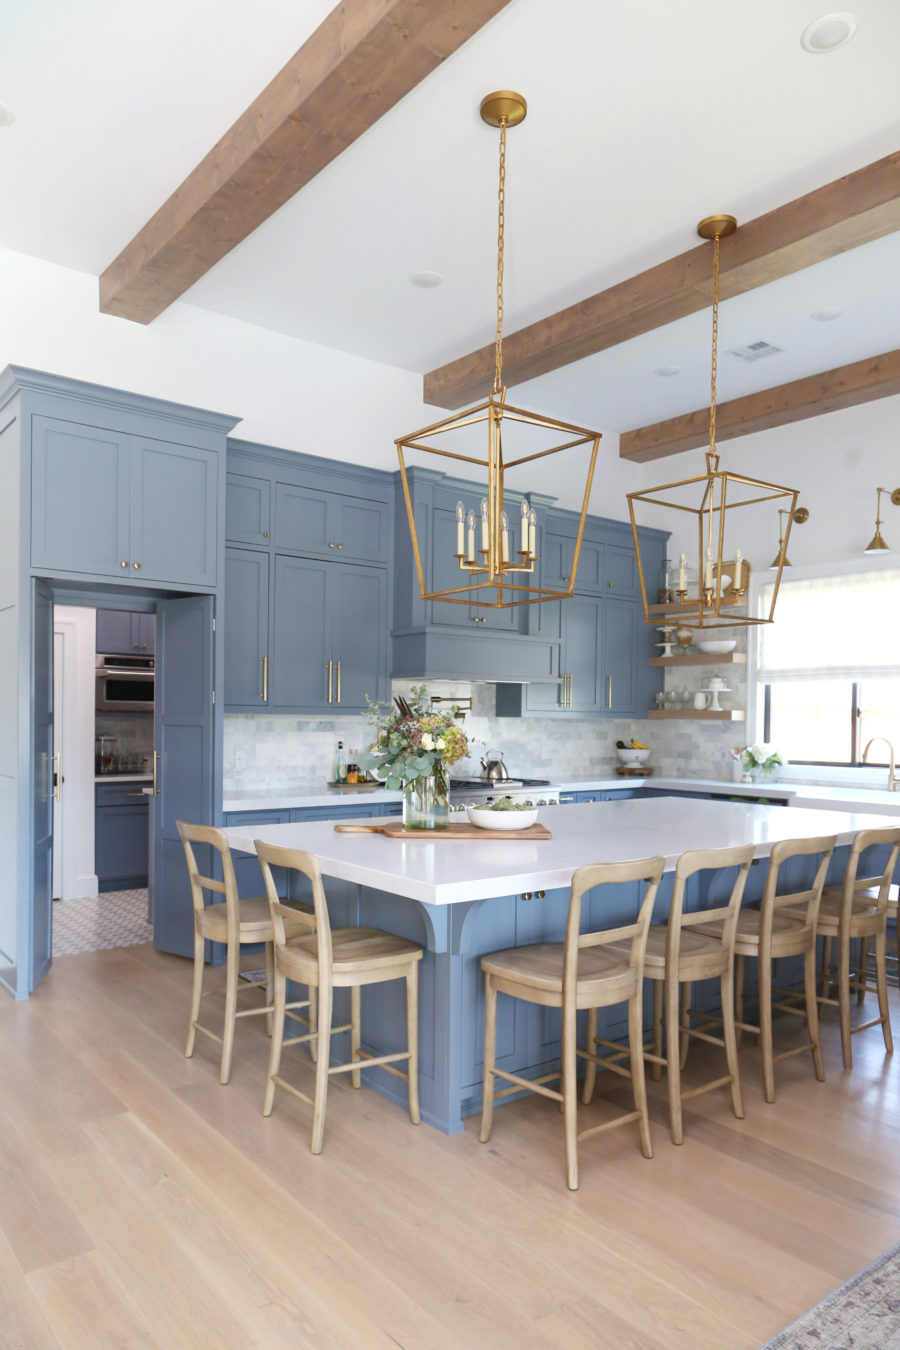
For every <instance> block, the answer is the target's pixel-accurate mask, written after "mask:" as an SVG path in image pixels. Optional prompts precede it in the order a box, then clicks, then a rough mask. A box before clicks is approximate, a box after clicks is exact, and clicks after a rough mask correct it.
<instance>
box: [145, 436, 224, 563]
mask: <svg viewBox="0 0 900 1350" xmlns="http://www.w3.org/2000/svg"><path fill="white" fill-rule="evenodd" d="M218 475H219V456H218V455H217V454H216V453H215V451H213V450H201V449H199V448H198V447H196V446H189V445H175V444H170V443H168V442H165V441H151V440H144V439H139V440H138V441H137V442H136V444H135V450H134V459H133V466H132V494H131V499H132V507H131V551H132V555H133V556H132V559H131V566H132V576H134V577H135V578H137V579H138V580H140V579H143V580H145V581H174V582H183V583H185V584H186V585H190V586H215V584H216V533H217V531H216V525H217V519H218V493H219V482H218Z"/></svg>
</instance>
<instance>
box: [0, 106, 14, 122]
mask: <svg viewBox="0 0 900 1350" xmlns="http://www.w3.org/2000/svg"><path fill="white" fill-rule="evenodd" d="M15 120H16V114H15V113H14V112H13V110H12V108H11V107H10V106H9V104H8V103H0V127H8V126H9V124H10V123H11V122H14V121H15Z"/></svg>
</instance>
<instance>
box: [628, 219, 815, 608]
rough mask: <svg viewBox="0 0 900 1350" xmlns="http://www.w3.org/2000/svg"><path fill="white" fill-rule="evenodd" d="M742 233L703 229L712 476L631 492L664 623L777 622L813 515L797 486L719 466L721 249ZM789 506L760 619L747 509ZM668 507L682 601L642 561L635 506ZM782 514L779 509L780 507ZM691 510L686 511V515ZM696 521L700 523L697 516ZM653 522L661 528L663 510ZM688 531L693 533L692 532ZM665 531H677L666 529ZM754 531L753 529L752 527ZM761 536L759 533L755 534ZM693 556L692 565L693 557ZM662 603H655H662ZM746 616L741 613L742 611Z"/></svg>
mask: <svg viewBox="0 0 900 1350" xmlns="http://www.w3.org/2000/svg"><path fill="white" fill-rule="evenodd" d="M736 229H737V221H736V220H735V218H734V216H729V215H725V214H724V213H720V214H718V215H713V216H706V217H705V219H703V220H701V221H700V223H699V225H698V226H697V233H698V234H699V235H700V237H701V239H711V240H712V243H713V303H712V365H711V374H710V399H709V448H708V450H707V451H706V472H705V473H702V474H697V475H696V476H695V477H693V478H683V479H680V480H678V481H677V482H672V483H663V484H662V485H661V486H660V487H657V488H648V489H646V490H645V491H643V492H629V493H628V494H627V500H628V511H629V514H630V517H631V529H632V533H633V535H634V546H635V551H636V553H637V562H638V573H639V576H640V582H641V595H642V597H643V602H644V618H645V619H646V621H647V622H648V623H656V624H658V623H659V621H660V619H661V618H664V617H670V616H671V617H673V618H677V620H678V623H679V624H680V625H681V626H682V627H683V628H697V629H700V628H733V627H737V626H751V625H754V624H759V623H771V622H772V620H773V617H774V613H775V601H776V600H777V598H778V588H779V586H780V584H781V573H782V570H783V568H784V567H785V566H786V565H788V566H789V565H790V564H788V563H787V546H788V540H789V538H790V532H791V525H792V523H793V522H794V521H796V522H797V523H800V520H801V514H802V515H803V519H804V520H806V519H808V517H809V512H808V511H807V510H806V507H800V508H799V509H798V507H797V496H798V494H797V492H796V491H795V489H793V488H786V487H781V486H779V485H778V484H776V483H767V482H764V481H763V480H762V479H759V478H750V477H748V476H747V475H746V474H742V473H735V472H733V471H730V470H724V469H720V468H719V452H718V448H717V446H716V381H717V375H718V359H719V245H720V242H721V240H722V239H727V238H728V236H729V235H732V234H734V232H735V230H736ZM769 502H771V503H773V504H774V503H776V502H778V503H781V506H782V509H781V512H780V517H781V519H782V520H785V519H786V521H787V524H786V526H785V527H784V528H783V529H782V527H779V536H778V537H779V545H778V555H777V557H776V559H775V562H774V563H773V564H772V566H773V567H774V568H775V570H776V577H775V584H774V586H773V587H772V598H771V602H770V604H769V608H768V612H767V613H766V614H764V615H761V616H760V617H756V616H755V615H750V614H748V613H747V612H746V596H747V592H748V590H749V586H750V570H751V564H750V562H749V561H748V560H747V559H746V558H745V557H744V556H743V554H742V552H741V548H740V542H741V540H740V532H739V531H740V523H739V522H740V520H741V519H743V520H744V521H746V520H747V519H748V517H746V516H742V515H741V509H742V508H757V507H760V506H762V507H763V508H764V509H766V504H767V503H769ZM636 503H637V504H639V506H644V505H648V506H652V507H666V508H668V509H670V510H673V511H676V512H678V513H679V514H678V515H677V516H675V517H673V518H671V519H672V524H671V527H670V528H671V533H672V534H674V535H675V536H676V539H677V540H678V542H679V543H681V542H683V543H684V549H683V551H682V552H681V559H680V565H679V568H678V587H677V590H676V591H675V595H676V597H677V599H676V600H672V598H671V596H670V595H669V594H668V592H666V593H664V594H660V595H659V596H656V595H653V594H652V593H651V594H648V591H647V578H646V575H645V570H644V563H643V559H642V557H641V539H640V534H639V526H638V520H637V515H636V512H635V504H636ZM776 509H777V508H776ZM685 513H686V514H685ZM691 517H693V519H691ZM643 523H652V524H654V525H659V524H660V523H661V522H660V518H659V513H658V512H656V513H655V514H654V516H653V519H652V522H647V521H645V522H643ZM686 526H687V534H686V533H685V527H686ZM663 528H669V527H668V526H664V527H663ZM745 528H746V525H745ZM753 533H754V534H756V533H758V531H756V530H754V532H753ZM689 553H690V555H691V560H690V563H689V562H688V555H689ZM655 601H656V602H657V603H654V602H655ZM738 611H740V612H738Z"/></svg>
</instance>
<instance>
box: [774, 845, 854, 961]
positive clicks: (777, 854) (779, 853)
mask: <svg viewBox="0 0 900 1350" xmlns="http://www.w3.org/2000/svg"><path fill="white" fill-rule="evenodd" d="M836 844H837V836H836V835H833V834H832V835H822V836H821V837H819V838H816V839H781V840H779V842H778V843H777V844H775V845H774V847H773V849H772V852H771V853H770V854H769V870H768V872H767V873H766V884H765V887H764V888H763V895H762V904H761V905H760V923H759V929H760V960H764V959H765V953H764V951H763V947H764V946H765V945H767V944H768V943H769V942H770V941H771V937H772V921H773V919H774V917H775V914H776V912H777V911H778V910H779V909H787V908H791V909H792V910H793V911H794V912H795V913H796V912H797V911H798V910H800V909H802V907H803V906H804V905H805V906H806V916H805V918H804V922H803V928H802V929H800V930H798V933H799V932H802V931H804V930H805V929H807V928H808V929H810V931H812V932H815V928H816V920H817V919H818V917H819V902H820V901H821V899H822V887H823V886H824V885H825V875H826V873H827V872H828V864H829V863H830V862H831V855H832V854H833V853H834V850H835V846H836ZM816 853H821V855H822V856H821V859H820V860H819V866H818V868H817V869H816V875H815V878H814V880H813V884H812V886H811V887H810V888H809V890H805V891H793V892H791V893H790V894H788V893H786V892H785V893H783V894H781V895H779V894H778V873H779V871H780V869H781V867H782V866H783V865H784V863H786V862H787V861H788V859H789V858H799V857H809V856H812V855H814V854H816Z"/></svg>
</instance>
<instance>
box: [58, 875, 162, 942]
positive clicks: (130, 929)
mask: <svg viewBox="0 0 900 1350" xmlns="http://www.w3.org/2000/svg"><path fill="white" fill-rule="evenodd" d="M152 941H153V926H152V924H149V923H148V922H147V892H146V890H140V891H105V892H104V894H103V895H97V896H94V897H92V898H91V899H88V900H57V901H54V904H53V955H54V956H71V955H72V954H73V953H74V952H97V951H100V949H101V948H104V947H135V946H137V944H138V943H141V942H152Z"/></svg>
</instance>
